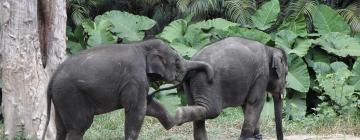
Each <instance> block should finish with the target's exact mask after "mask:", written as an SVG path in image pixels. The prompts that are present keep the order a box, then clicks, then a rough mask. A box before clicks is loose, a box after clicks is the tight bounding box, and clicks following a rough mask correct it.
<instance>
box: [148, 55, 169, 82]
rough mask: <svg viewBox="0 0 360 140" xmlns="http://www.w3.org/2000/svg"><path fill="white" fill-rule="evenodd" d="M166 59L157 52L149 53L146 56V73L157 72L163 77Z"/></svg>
mask: <svg viewBox="0 0 360 140" xmlns="http://www.w3.org/2000/svg"><path fill="white" fill-rule="evenodd" d="M164 63H165V60H164V59H163V57H161V56H160V55H157V54H149V55H147V56H146V73H148V74H157V75H159V76H161V77H164V76H165V67H164Z"/></svg>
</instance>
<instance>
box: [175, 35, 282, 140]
mask: <svg viewBox="0 0 360 140" xmlns="http://www.w3.org/2000/svg"><path fill="white" fill-rule="evenodd" d="M191 60H193V61H204V62H208V63H209V64H210V65H211V66H212V67H213V69H214V73H215V74H214V78H213V82H206V79H205V78H206V75H205V73H202V72H200V73H196V74H191V75H192V76H191V78H189V79H188V80H186V81H184V84H183V85H184V90H185V93H186V96H187V100H188V103H189V104H190V106H185V107H180V108H178V109H177V111H176V115H175V118H176V119H175V120H177V124H182V123H185V122H189V121H193V122H194V123H193V124H194V139H195V140H200V139H201V140H203V139H207V135H206V130H205V119H209V118H216V117H217V116H218V115H219V114H220V112H221V111H222V109H224V108H226V107H236V106H241V107H242V108H243V112H244V117H245V120H244V123H243V127H242V130H241V135H240V139H252V138H259V136H261V135H260V134H259V133H260V132H259V117H260V113H261V111H262V108H263V105H264V102H265V97H266V92H271V93H272V95H273V98H274V107H275V120H276V131H277V137H278V139H280V140H281V139H283V134H282V126H281V109H282V103H281V98H280V97H281V93H282V91H283V90H284V89H285V85H286V75H287V72H288V68H287V66H288V65H287V60H286V54H285V53H284V51H283V50H280V49H277V48H272V47H267V46H265V45H263V44H261V43H259V42H256V41H251V40H247V39H243V38H239V37H229V38H225V39H223V40H221V41H218V42H215V43H213V44H210V45H208V46H206V47H205V48H203V49H202V50H201V51H199V52H198V53H197V54H195V55H194V56H193V57H192V58H191Z"/></svg>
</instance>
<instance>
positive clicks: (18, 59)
mask: <svg viewBox="0 0 360 140" xmlns="http://www.w3.org/2000/svg"><path fill="white" fill-rule="evenodd" d="M0 11H1V12H0V67H2V80H3V98H2V100H3V103H4V106H3V111H4V123H5V138H6V139H14V137H15V136H16V135H17V133H18V132H22V134H23V136H25V138H27V139H40V138H41V135H42V132H43V130H44V124H45V122H46V88H47V84H48V79H49V78H50V76H51V74H52V73H53V71H54V70H55V68H56V67H57V65H58V64H59V63H61V62H62V61H63V59H64V58H65V49H66V44H65V29H66V3H65V0H51V1H50V2H49V0H1V1H0ZM52 110H54V109H52ZM53 116H54V115H52V118H53ZM54 136H55V127H54V123H53V121H51V123H50V125H49V128H48V133H47V137H46V138H47V139H54ZM0 139H2V138H0Z"/></svg>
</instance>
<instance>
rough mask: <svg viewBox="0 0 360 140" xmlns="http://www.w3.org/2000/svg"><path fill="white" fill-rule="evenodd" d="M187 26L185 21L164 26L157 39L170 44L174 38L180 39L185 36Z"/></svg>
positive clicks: (176, 21) (177, 21)
mask: <svg viewBox="0 0 360 140" xmlns="http://www.w3.org/2000/svg"><path fill="white" fill-rule="evenodd" d="M187 24H188V23H187V21H186V20H184V19H178V20H175V21H173V22H171V23H170V24H169V25H168V26H166V27H165V28H164V30H163V31H162V32H161V33H160V34H159V35H158V37H159V38H161V39H163V40H166V41H167V42H170V43H172V42H173V41H174V40H175V39H176V38H181V37H183V36H184V35H185V33H186V30H187Z"/></svg>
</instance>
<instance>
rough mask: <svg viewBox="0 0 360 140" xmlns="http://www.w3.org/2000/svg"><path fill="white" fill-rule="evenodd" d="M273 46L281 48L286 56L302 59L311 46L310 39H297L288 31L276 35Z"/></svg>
mask: <svg viewBox="0 0 360 140" xmlns="http://www.w3.org/2000/svg"><path fill="white" fill-rule="evenodd" d="M275 44H276V46H277V47H279V48H282V49H283V50H284V51H285V52H286V53H287V54H292V53H293V54H296V55H297V56H299V57H303V56H305V55H306V54H307V51H308V50H309V48H310V46H311V40H310V39H301V38H297V35H296V34H295V33H294V32H292V31H290V30H282V31H280V32H278V33H277V34H276V38H275Z"/></svg>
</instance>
